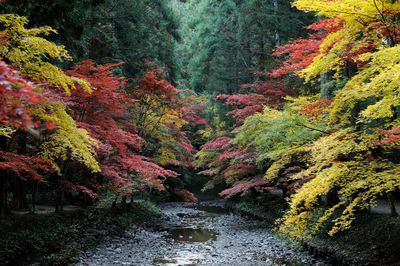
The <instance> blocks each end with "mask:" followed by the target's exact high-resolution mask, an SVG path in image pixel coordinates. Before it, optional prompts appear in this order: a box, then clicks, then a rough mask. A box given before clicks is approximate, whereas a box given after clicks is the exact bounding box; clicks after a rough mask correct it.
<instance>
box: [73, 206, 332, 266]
mask: <svg viewBox="0 0 400 266" xmlns="http://www.w3.org/2000/svg"><path fill="white" fill-rule="evenodd" d="M160 208H161V210H162V213H163V215H162V217H160V218H159V219H157V220H154V221H153V222H149V223H146V224H145V227H143V228H142V230H140V231H135V230H134V231H127V232H126V233H125V234H124V235H123V236H120V237H113V238H107V240H106V241H103V242H102V244H101V245H99V246H98V247H97V248H96V249H95V250H92V251H88V252H86V253H85V254H84V255H83V256H82V257H81V259H80V262H79V263H78V264H76V265H78V266H83V265H321V266H322V265H326V264H325V263H324V262H323V261H320V260H317V259H314V258H313V257H311V256H309V255H308V254H307V253H306V252H303V251H300V250H296V249H294V248H292V247H290V246H289V245H287V243H285V242H284V241H282V240H280V239H278V238H276V237H275V236H274V234H272V233H271V232H270V231H269V228H270V225H269V224H268V223H266V222H262V221H259V220H256V219H252V218H247V217H242V216H239V215H237V214H234V213H231V212H229V211H227V210H226V209H225V208H223V201H212V202H201V203H200V204H193V203H178V202H177V203H167V204H161V205H160Z"/></svg>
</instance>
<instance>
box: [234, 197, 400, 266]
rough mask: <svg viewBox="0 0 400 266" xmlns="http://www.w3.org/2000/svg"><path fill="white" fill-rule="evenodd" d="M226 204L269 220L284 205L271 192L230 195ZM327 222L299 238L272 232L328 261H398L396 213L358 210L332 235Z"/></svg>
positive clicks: (398, 220)
mask: <svg viewBox="0 0 400 266" xmlns="http://www.w3.org/2000/svg"><path fill="white" fill-rule="evenodd" d="M227 205H228V206H229V207H231V208H233V209H235V210H236V211H238V212H240V213H242V214H245V215H249V216H252V217H255V218H261V219H264V220H267V221H270V222H271V224H274V221H275V220H276V219H278V218H280V217H282V216H283V215H284V213H285V211H286V210H287V208H288V205H287V203H286V201H285V200H284V199H283V198H282V197H280V196H274V195H269V196H265V197H264V198H263V199H262V201H258V202H256V203H254V201H252V199H251V198H242V199H230V200H228V201H227ZM333 218H335V217H333ZM331 225H332V224H330V222H327V223H326V224H325V225H324V226H323V227H322V228H321V229H320V231H318V232H317V234H316V235H314V236H313V237H312V238H311V239H309V240H306V241H303V242H296V241H293V240H291V239H290V238H289V237H288V236H286V235H282V234H281V233H278V232H277V231H272V232H273V234H274V235H275V236H277V237H279V238H280V239H282V240H283V241H285V242H287V243H288V244H289V245H292V246H294V247H298V248H300V247H305V248H306V249H308V251H309V252H310V253H312V254H314V255H315V256H316V257H319V258H323V259H325V260H326V261H327V262H328V263H330V264H332V265H400V252H399V251H400V217H399V216H397V217H390V216H389V215H386V214H371V213H359V214H357V218H356V220H355V221H354V222H353V225H352V227H351V228H350V229H349V230H347V231H343V232H340V233H338V234H336V235H334V236H333V237H330V236H329V235H328V232H329V230H330V228H331ZM273 227H275V225H274V226H273Z"/></svg>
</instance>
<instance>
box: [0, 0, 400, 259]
mask: <svg viewBox="0 0 400 266" xmlns="http://www.w3.org/2000/svg"><path fill="white" fill-rule="evenodd" d="M0 2H1V3H0V96H1V97H0V236H1V238H2V240H0V243H1V244H0V245H1V246H3V248H0V249H1V250H0V265H3V263H4V265H27V264H30V263H34V262H38V258H34V257H32V256H30V257H29V256H28V257H29V259H28V260H26V261H22V260H21V261H20V260H19V259H18V257H19V256H21V255H23V254H24V252H30V253H34V252H38V254H41V255H40V256H44V255H46V256H48V257H49V254H50V253H51V252H54V250H53V251H49V248H48V247H47V245H49V244H48V243H47V242H48V240H44V239H45V238H44V236H43V234H45V233H46V232H36V231H35V230H36V229H35V228H36V227H40V226H39V224H41V223H49V226H50V227H54V228H56V229H54V230H58V231H57V232H49V234H50V235H53V236H54V235H56V234H58V235H57V237H55V238H63V237H62V236H63V234H65V235H69V233H68V232H70V231H68V230H72V229H71V228H72V227H71V224H70V223H72V221H73V223H74V225H76V224H79V226H78V225H76V226H77V227H79V228H81V224H83V223H84V222H83V221H86V220H90V219H89V218H88V217H92V216H93V217H95V218H93V219H92V220H91V222H93V223H94V222H95V220H97V219H99V220H101V219H105V220H107V219H108V222H109V223H110V224H112V223H115V224H119V222H115V221H114V222H113V221H112V220H109V219H112V217H113V216H118V217H119V216H120V217H125V218H124V219H127V218H126V215H127V214H126V213H132V215H135V218H132V219H133V220H135V219H138V217H140V216H146V217H147V215H149V216H152V215H153V216H154V215H155V216H157V215H159V214H154V213H158V212H159V211H158V210H156V209H157V204H163V203H164V204H165V203H166V202H186V204H201V202H202V201H204V200H205V199H206V198H207V199H208V198H212V199H214V200H215V199H217V198H220V199H224V202H226V204H228V205H230V206H231V207H232V206H233V207H232V208H236V209H237V208H239V209H240V208H242V209H244V211H245V212H250V213H254V212H256V213H263V215H267V216H268V217H269V218H270V219H272V220H273V222H272V226H271V229H268V232H269V231H271V230H272V231H271V232H273V233H272V234H275V237H278V238H280V239H281V240H282V241H287V242H290V243H292V244H293V243H297V245H301V243H302V244H303V245H304V243H306V245H310V244H309V243H312V242H315V241H317V240H318V241H321V242H323V243H325V244H326V245H328V246H333V245H335V243H336V244H338V243H339V244H338V245H341V244H340V243H342V242H350V243H349V245H350V246H346V247H344V248H343V249H349V250H351V249H353V248H354V250H355V251H354V252H358V251H357V250H356V249H357V248H359V249H361V250H362V251H360V252H358V253H359V254H358V255H357V256H358V257H357V259H361V261H357V260H353V261H350V262H349V261H345V260H343V261H341V262H338V261H335V262H333V261H325V262H326V263H327V264H323V265H347V264H349V265H364V264H365V265H366V264H368V263H369V264H368V265H398V264H397V263H400V255H399V254H396V250H397V251H398V250H399V248H400V246H399V243H400V242H399V241H400V220H399V217H398V213H397V211H398V210H397V209H398V208H400V204H399V201H400V2H399V1H397V0H218V1H216V0H214V1H213V0H70V1H64V0H3V1H0ZM143 200H144V201H143ZM151 202H152V203H151ZM135 204H136V205H135ZM182 204H183V203H182ZM71 206H72V208H77V209H79V211H78V212H76V213H74V212H73V211H72V214H71V213H69V209H70V208H71ZM127 206H130V207H127ZM162 206H163V205H162ZM168 206H169V205H168ZM179 206H180V205H179ZM185 206H186V205H185ZM190 206H192V205H190ZM193 206H194V205H193ZM43 208H47V209H48V210H51V211H48V212H46V213H41V212H43ZM110 208H111V209H113V208H114V209H118V214H116V213H114V212H115V211H112V213H111V214H110V213H109V214H108V217H111V218H105V217H103V216H104V215H105V216H107V215H106V214H104V213H102V214H99V212H100V210H103V211H104V212H107V210H108V209H110ZM139 209H140V210H139ZM162 209H163V207H161V210H162ZM242 211H243V210H242ZM82 212H84V213H85V214H82ZM142 212H144V213H146V214H142ZM147 212H154V213H153V214H148V213H147ZM66 213H69V214H66ZM96 215H99V216H102V218H101V219H100V218H99V217H97V216H96ZM54 219H55V220H54ZM115 219H117V218H115ZM118 219H119V218H118ZM121 219H122V218H121ZM142 219H143V217H142ZM145 219H147V218H145ZM149 219H150V218H149ZM124 222H126V223H127V224H124V225H122V224H119V225H120V226H119V227H121V228H120V229H119V230H124V231H125V230H126V228H128V227H129V224H130V223H134V222H137V221H136V220H135V221H129V222H127V221H125V220H124ZM141 222H142V221H141ZM99 223H100V222H99ZM121 223H122V222H121ZM53 225H54V226H53ZM85 226H86V227H85V228H81V229H79V230H78V229H76V230H77V234H80V233H81V232H82V231H80V230H83V231H85V230H87V228H92V227H94V225H92V224H91V223H89V222H87V223H86V224H85ZM96 226H98V225H97V222H96ZM105 227H107V226H105ZM125 227H126V228H125ZM66 228H69V229H66ZM122 228H123V229H122ZM32 230H33V231H32ZM63 230H64V231H63ZM65 230H67V231H65ZM96 230H97V229H96ZM265 230H267V229H265ZM61 231H62V232H64V233H60V232H61ZM371 232H376V233H371ZM370 233H371V235H370V236H369V237H367V239H365V241H364V242H362V241H363V237H364V236H365V235H369V234H370ZM26 235H29V237H27V236H26ZM59 235H60V236H59ZM71 235H73V234H71ZM46 237H47V238H48V237H50V238H51V236H48V235H46ZM47 238H46V239H47ZM75 238H79V237H75ZM66 241H72V240H70V239H69V238H68V240H66ZM341 241H342V242H341ZM45 242H46V243H45ZM32 243H33V244H32ZM97 244H98V243H96V245H97ZM351 244H353V246H351ZM60 245H61V244H60ZM294 245H296V244H294ZM58 249H64V248H63V246H62V247H59V248H58ZM221 252H222V251H221ZM42 253H43V254H42ZM360 253H362V254H361V255H360ZM364 253H365V254H364ZM314 255H315V254H314ZM362 255H365V256H366V257H365V256H364V257H362ZM67 256H68V257H71V258H70V259H72V257H73V256H72V255H67ZM343 256H344V255H343ZM349 256H350V255H349ZM368 256H369V257H368ZM344 257H346V256H344ZM2 258H3V259H2ZM47 259H48V258H47ZM63 259H64V258H63ZM322 259H326V258H322ZM363 259H366V261H367V262H368V263H367V262H366V261H364V260H363ZM2 261H3V262H2ZM72 262H76V261H62V262H58V264H60V265H64V264H69V263H72ZM226 262H227V261H219V262H218V261H214V262H213V261H208V262H207V261H203V262H201V263H200V262H198V263H199V264H200V265H203V264H204V265H207V264H208V265H211V264H212V265H221V264H224V263H226ZM97 263H101V264H104V265H107V264H108V263H105V262H101V261H98V262H97ZM157 263H159V264H160V265H161V264H163V263H165V262H162V261H157V260H154V261H153V265H159V264H157ZM202 263H203V264H202ZM231 263H233V265H244V264H241V263H238V261H236V262H235V261H234V262H231ZM303 263H304V261H303ZM39 264H48V265H53V264H57V263H55V262H53V261H51V260H47V261H39ZM94 264H96V263H94ZM134 264H135V265H136V263H134ZM139 264H143V265H146V264H147V263H145V262H141V263H137V265H139ZM178 264H179V263H178V262H177V264H176V265H178ZM275 264H276V265H281V264H278V263H277V262H276V261H275V262H274V263H272V262H271V264H269V263H266V264H260V265H275ZM310 264H312V265H313V264H314V263H309V262H307V263H306V264H282V265H310ZM77 265H87V264H77ZM89 265H92V264H89ZM179 265H181V264H179ZM185 265H186V264H185ZM190 265H192V264H190ZM250 265H259V264H250ZM318 265H319V264H318Z"/></svg>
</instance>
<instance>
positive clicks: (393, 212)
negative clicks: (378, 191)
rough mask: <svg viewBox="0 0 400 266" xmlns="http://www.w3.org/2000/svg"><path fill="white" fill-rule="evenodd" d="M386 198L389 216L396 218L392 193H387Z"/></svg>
mask: <svg viewBox="0 0 400 266" xmlns="http://www.w3.org/2000/svg"><path fill="white" fill-rule="evenodd" d="M387 197H388V199H389V203H390V216H392V217H394V216H397V211H396V205H395V200H394V197H393V195H392V192H388V193H387Z"/></svg>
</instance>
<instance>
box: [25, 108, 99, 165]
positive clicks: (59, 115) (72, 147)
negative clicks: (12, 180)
mask: <svg viewBox="0 0 400 266" xmlns="http://www.w3.org/2000/svg"><path fill="white" fill-rule="evenodd" d="M32 113H33V114H34V115H35V116H37V117H39V118H40V119H42V120H43V121H46V122H48V123H53V124H54V125H55V126H56V129H55V132H54V133H53V134H51V135H50V139H49V140H48V141H46V142H45V143H43V144H42V145H41V152H40V153H39V156H41V157H42V158H45V159H48V160H51V161H54V162H57V160H63V161H65V160H67V159H72V160H75V161H79V162H81V163H82V164H84V165H86V167H88V168H89V169H91V170H92V172H100V167H99V164H98V162H97V161H96V158H95V154H96V152H95V148H96V147H97V142H96V140H95V139H93V138H91V137H90V136H89V133H88V132H87V131H86V130H84V129H81V128H78V127H77V126H76V123H75V121H74V120H73V119H72V117H71V116H70V115H68V113H67V112H66V110H65V106H63V105H62V104H61V103H58V104H52V105H50V104H49V105H40V106H38V107H37V108H35V109H34V110H33V111H32Z"/></svg>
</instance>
